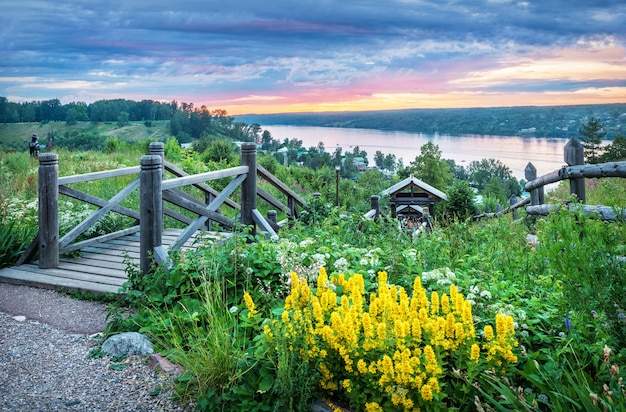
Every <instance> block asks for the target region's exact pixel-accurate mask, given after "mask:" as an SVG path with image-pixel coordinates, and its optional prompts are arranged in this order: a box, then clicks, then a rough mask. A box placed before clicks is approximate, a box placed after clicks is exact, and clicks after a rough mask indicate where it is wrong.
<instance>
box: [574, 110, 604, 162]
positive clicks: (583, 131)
mask: <svg viewBox="0 0 626 412" xmlns="http://www.w3.org/2000/svg"><path fill="white" fill-rule="evenodd" d="M578 133H580V136H581V140H582V144H583V147H584V148H585V159H586V161H587V163H598V162H599V161H600V156H601V154H602V148H601V144H602V139H603V138H604V136H606V131H605V130H604V124H603V123H600V119H596V118H595V117H593V116H592V117H591V119H589V121H588V122H587V123H586V124H583V125H582V127H581V128H580V129H579V130H578Z"/></svg>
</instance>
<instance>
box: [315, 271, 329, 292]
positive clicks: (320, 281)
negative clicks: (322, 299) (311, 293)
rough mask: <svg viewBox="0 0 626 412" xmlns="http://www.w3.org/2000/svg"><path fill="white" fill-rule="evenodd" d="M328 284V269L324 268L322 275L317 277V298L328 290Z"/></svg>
mask: <svg viewBox="0 0 626 412" xmlns="http://www.w3.org/2000/svg"><path fill="white" fill-rule="evenodd" d="M327 282H328V274H326V268H325V267H324V266H322V267H321V268H320V273H319V275H318V276H317V296H320V295H321V294H322V292H323V291H324V290H325V289H326V283H327Z"/></svg>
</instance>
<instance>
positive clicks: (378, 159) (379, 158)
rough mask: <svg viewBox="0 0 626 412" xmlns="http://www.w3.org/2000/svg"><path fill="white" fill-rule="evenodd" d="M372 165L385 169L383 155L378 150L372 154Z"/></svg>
mask: <svg viewBox="0 0 626 412" xmlns="http://www.w3.org/2000/svg"><path fill="white" fill-rule="evenodd" d="M374 164H375V165H376V167H377V168H379V169H384V168H385V155H384V154H383V152H381V151H380V150H376V153H374Z"/></svg>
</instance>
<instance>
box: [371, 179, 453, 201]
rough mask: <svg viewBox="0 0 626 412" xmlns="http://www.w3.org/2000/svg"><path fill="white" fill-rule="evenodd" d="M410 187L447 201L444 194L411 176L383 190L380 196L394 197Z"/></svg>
mask: <svg viewBox="0 0 626 412" xmlns="http://www.w3.org/2000/svg"><path fill="white" fill-rule="evenodd" d="M411 187H416V188H418V189H420V191H423V192H426V193H428V194H429V195H430V196H433V197H436V198H438V199H439V200H448V196H446V194H445V193H443V192H442V191H441V190H439V189H436V188H434V187H432V186H431V185H429V184H428V183H425V182H423V181H421V180H420V179H418V178H416V177H414V176H413V175H411V176H409V177H407V178H406V179H404V180H402V181H401V182H398V183H396V184H395V185H393V186H391V187H390V188H388V189H385V190H383V191H382V192H381V195H383V196H392V197H394V196H395V195H397V194H398V193H401V192H404V191H405V190H408V189H410V188H411Z"/></svg>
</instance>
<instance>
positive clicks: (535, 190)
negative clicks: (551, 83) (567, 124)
mask: <svg viewBox="0 0 626 412" xmlns="http://www.w3.org/2000/svg"><path fill="white" fill-rule="evenodd" d="M564 161H565V163H567V166H564V167H562V168H560V169H558V170H555V171H553V172H550V173H547V174H545V175H542V176H539V177H537V169H536V168H535V166H534V165H533V164H532V163H530V162H529V163H528V165H527V166H526V169H525V170H524V174H525V178H526V180H527V182H526V185H525V186H524V190H526V191H527V192H529V193H530V196H528V197H525V198H523V199H521V200H519V201H518V200H517V197H515V196H511V198H510V199H509V202H510V206H509V207H507V208H506V209H504V210H500V211H496V212H495V213H488V212H486V213H482V214H479V215H476V216H474V219H481V218H485V217H499V216H502V215H504V214H506V213H510V212H513V213H514V214H516V213H517V209H519V208H520V207H523V206H526V213H528V214H530V215H548V214H549V213H552V212H554V211H556V210H560V209H561V208H562V207H563V206H562V205H546V204H545V195H544V187H545V186H546V185H549V184H553V183H558V182H560V181H563V180H569V181H570V193H571V194H573V195H576V198H577V199H578V201H579V202H580V203H585V201H586V193H585V178H588V179H591V178H607V177H622V178H626V162H607V163H599V164H584V147H583V145H582V144H581V143H580V142H579V141H578V140H577V139H576V138H572V139H570V140H569V141H568V142H567V144H566V145H565V147H564ZM567 207H568V208H569V210H572V211H574V210H576V211H582V212H583V213H596V214H598V215H599V216H600V217H601V218H602V219H604V220H609V221H611V220H617V219H624V218H626V214H625V213H626V212H621V213H620V212H619V211H617V212H616V211H615V210H614V208H612V207H608V206H602V205H599V206H587V205H586V206H580V205H576V204H569V205H568V206H567ZM516 218H517V216H516V215H514V219H516Z"/></svg>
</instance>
